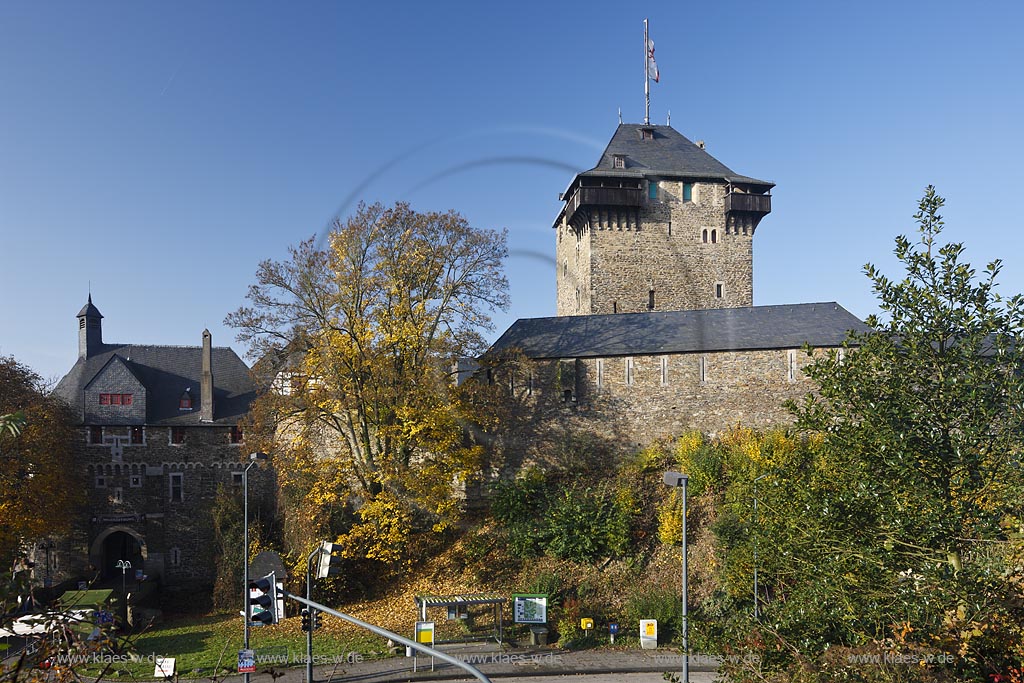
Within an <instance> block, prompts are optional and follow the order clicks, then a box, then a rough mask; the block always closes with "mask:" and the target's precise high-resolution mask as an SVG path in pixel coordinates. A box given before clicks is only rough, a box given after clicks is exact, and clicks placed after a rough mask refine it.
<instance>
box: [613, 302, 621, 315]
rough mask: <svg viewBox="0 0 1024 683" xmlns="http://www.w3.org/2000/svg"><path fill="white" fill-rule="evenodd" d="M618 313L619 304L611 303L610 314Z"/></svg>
mask: <svg viewBox="0 0 1024 683" xmlns="http://www.w3.org/2000/svg"><path fill="white" fill-rule="evenodd" d="M618 312H619V302H618V301H613V302H612V313H618Z"/></svg>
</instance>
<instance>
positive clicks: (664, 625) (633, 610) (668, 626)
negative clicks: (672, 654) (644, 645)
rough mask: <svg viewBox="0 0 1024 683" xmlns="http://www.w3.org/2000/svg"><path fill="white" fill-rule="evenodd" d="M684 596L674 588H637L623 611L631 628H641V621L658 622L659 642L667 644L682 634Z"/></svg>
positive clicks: (630, 595) (632, 592) (627, 600)
mask: <svg viewBox="0 0 1024 683" xmlns="http://www.w3.org/2000/svg"><path fill="white" fill-rule="evenodd" d="M681 600H682V594H681V593H680V591H678V590H675V589H672V588H658V587H654V588H652V587H650V586H637V587H635V588H634V589H633V590H632V591H631V592H630V594H629V596H628V597H627V598H626V605H625V609H624V610H623V611H624V613H625V616H626V619H627V621H628V622H629V624H630V628H635V627H639V625H640V620H641V619H657V620H658V640H659V642H662V643H667V642H669V641H671V640H675V639H677V638H679V636H680V634H681V633H682V624H683V617H682V609H683V605H682V602H681Z"/></svg>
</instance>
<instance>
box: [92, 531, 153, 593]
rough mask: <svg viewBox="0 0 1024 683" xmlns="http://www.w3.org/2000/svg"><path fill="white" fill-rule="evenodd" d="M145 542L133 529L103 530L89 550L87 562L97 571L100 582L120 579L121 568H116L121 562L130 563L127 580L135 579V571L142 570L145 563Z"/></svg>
mask: <svg viewBox="0 0 1024 683" xmlns="http://www.w3.org/2000/svg"><path fill="white" fill-rule="evenodd" d="M147 554H148V553H147V552H146V541H145V539H143V538H142V536H141V535H139V533H138V532H136V531H135V530H134V529H130V528H128V527H110V528H108V529H104V530H103V531H102V532H101V533H100V534H99V535H98V536H97V537H96V539H95V540H93V542H92V546H91V547H90V549H89V561H90V562H91V563H92V564H93V566H95V567H96V568H97V569H98V570H99V574H100V579H101V580H109V579H114V578H118V579H119V578H121V568H120V567H118V566H117V564H118V562H119V561H121V560H127V561H128V562H130V563H131V569H130V570H128V572H127V576H128V580H129V581H132V580H134V578H135V570H137V569H144V568H145V566H144V565H145V561H146V556H147Z"/></svg>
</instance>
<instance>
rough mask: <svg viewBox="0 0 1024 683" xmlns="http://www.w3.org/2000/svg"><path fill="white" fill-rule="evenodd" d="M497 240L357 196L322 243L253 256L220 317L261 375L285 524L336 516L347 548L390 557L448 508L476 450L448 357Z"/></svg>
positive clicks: (484, 285)
mask: <svg viewBox="0 0 1024 683" xmlns="http://www.w3.org/2000/svg"><path fill="white" fill-rule="evenodd" d="M506 255H507V246H506V234H505V232H503V231H502V232H499V231H494V230H482V229H477V228H474V227H473V226H471V225H470V224H469V222H468V221H467V220H466V219H465V218H463V217H462V216H460V215H458V214H457V213H455V212H447V213H418V212H416V211H414V210H412V209H411V208H410V207H409V206H408V205H407V204H404V203H398V204H396V205H394V206H392V207H384V206H381V205H380V204H373V205H361V206H360V207H359V209H358V210H357V212H356V213H355V215H354V216H352V217H351V218H349V219H348V220H346V221H343V222H342V221H338V222H336V224H335V225H334V227H333V230H332V231H331V233H330V239H329V243H328V245H327V246H326V248H323V249H321V248H318V247H317V245H316V242H315V241H314V240H309V241H306V242H303V243H301V244H300V245H298V246H297V247H295V248H293V249H292V250H291V251H290V258H289V259H288V260H286V261H283V262H276V261H265V262H263V263H261V264H260V266H259V269H258V271H257V283H256V284H255V285H253V286H252V287H250V289H249V293H248V297H247V298H248V300H249V305H248V306H247V307H243V308H240V309H239V310H238V311H236V312H235V313H232V314H231V315H229V316H228V318H227V324H229V325H231V326H233V327H235V328H237V329H238V331H239V340H240V341H243V342H245V343H247V344H248V345H249V347H250V352H251V354H252V355H254V356H255V357H258V358H260V359H261V362H260V363H258V366H259V367H262V368H264V370H265V372H267V373H268V375H270V376H272V379H271V377H268V381H271V383H272V384H273V389H272V390H271V391H267V392H266V393H264V394H263V396H261V397H260V398H259V399H258V400H257V402H256V406H255V408H254V411H253V415H254V422H255V423H257V425H262V426H263V427H265V429H263V430H262V431H263V433H265V434H273V438H272V441H271V442H269V443H268V444H267V445H268V446H272V448H273V452H274V453H275V457H277V458H279V463H278V464H279V466H278V471H279V477H280V481H281V487H282V491H283V493H284V494H285V497H286V500H287V502H288V508H289V510H288V512H287V514H289V515H291V516H292V517H293V518H294V519H293V522H294V523H293V524H292V525H291V526H292V528H293V529H294V528H300V529H303V530H310V529H312V533H317V530H318V529H319V530H326V529H328V528H331V529H333V530H334V531H335V532H337V531H338V528H337V527H338V524H339V523H341V524H342V525H343V526H344V530H343V531H344V540H345V542H346V544H347V547H348V548H349V550H350V554H352V555H354V556H356V555H358V556H365V557H369V558H371V559H376V560H380V561H383V562H395V561H397V560H399V559H401V557H402V556H403V548H404V545H405V541H406V540H407V539H408V536H409V534H410V533H411V532H412V531H414V530H416V529H421V528H433V529H435V530H443V529H445V528H446V527H447V526H448V525H449V524H451V522H452V521H453V520H454V519H455V518H456V517H457V515H458V511H459V510H458V507H459V506H458V501H457V496H456V495H455V487H457V486H458V485H459V484H460V483H461V482H465V481H466V479H467V478H468V477H471V476H472V475H473V474H474V473H476V472H477V471H478V469H479V467H480V458H481V454H482V449H481V448H480V447H479V446H478V445H476V444H474V443H473V442H472V441H471V440H469V439H467V430H466V429H465V427H466V425H467V424H468V423H469V422H470V421H471V420H472V418H474V417H476V416H474V415H473V404H472V403H471V402H469V401H467V400H465V398H464V396H463V395H462V393H461V391H460V390H459V389H457V388H456V387H455V386H454V382H453V381H452V379H453V378H452V374H451V369H452V364H453V362H454V361H455V360H456V359H457V358H460V357H465V356H475V355H477V354H479V353H480V352H482V351H483V349H484V347H485V345H484V340H483V338H482V336H481V331H482V330H485V329H488V328H489V327H490V325H491V323H490V317H489V316H490V314H491V313H493V312H494V311H495V310H498V309H504V308H505V307H506V306H507V304H508V294H507V288H508V286H507V281H506V279H505V276H504V274H503V260H504V258H505V257H506ZM266 427H269V429H267V428H266ZM282 462H283V463H286V465H285V466H284V467H282V466H281V463H282ZM292 540H293V543H298V542H300V540H301V539H299V538H293V539H292ZM309 540H311V539H306V541H307V542H308V541H309Z"/></svg>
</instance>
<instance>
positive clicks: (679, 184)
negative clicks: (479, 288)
mask: <svg viewBox="0 0 1024 683" xmlns="http://www.w3.org/2000/svg"><path fill="white" fill-rule="evenodd" d="M772 187H774V183H770V182H767V181H764V180H757V179H755V178H748V177H746V176H741V175H737V174H736V173H734V172H733V171H731V170H730V169H729V168H727V167H726V166H725V165H724V164H722V163H721V162H719V161H718V160H717V159H715V158H714V157H712V156H711V155H710V154H708V153H707V152H706V151H704V145H703V143H693V142H691V141H690V140H688V139H686V138H685V137H684V136H683V135H681V134H679V133H678V132H677V131H676V130H674V129H673V128H672V127H670V126H652V125H643V124H620V125H619V127H618V129H617V130H616V131H615V135H613V136H612V139H611V142H609V143H608V147H607V148H606V149H605V151H604V153H603V154H602V155H601V160H600V161H599V162H598V164H597V166H596V167H594V168H593V169H591V170H589V171H585V172H583V173H580V174H579V175H577V176H576V177H575V178H574V179H573V181H572V183H570V184H569V188H568V189H567V190H566V191H565V192H564V193H563V194H562V197H561V198H562V199H563V200H564V201H565V207H564V208H563V209H562V210H561V212H560V213H559V214H558V218H557V219H556V220H555V223H554V228H555V231H556V235H557V236H556V247H555V254H556V258H557V268H558V270H557V276H556V282H557V292H558V294H557V296H558V306H557V313H558V315H590V314H603V313H637V312H642V311H681V310H694V309H713V308H732V307H738V306H751V305H753V298H754V297H753V286H754V285H753V282H754V275H753V239H754V230H755V229H756V228H757V225H758V223H759V222H760V221H761V219H762V218H763V217H764V216H765V215H767V214H768V213H769V212H770V211H771V195H770V191H771V188H772Z"/></svg>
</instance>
